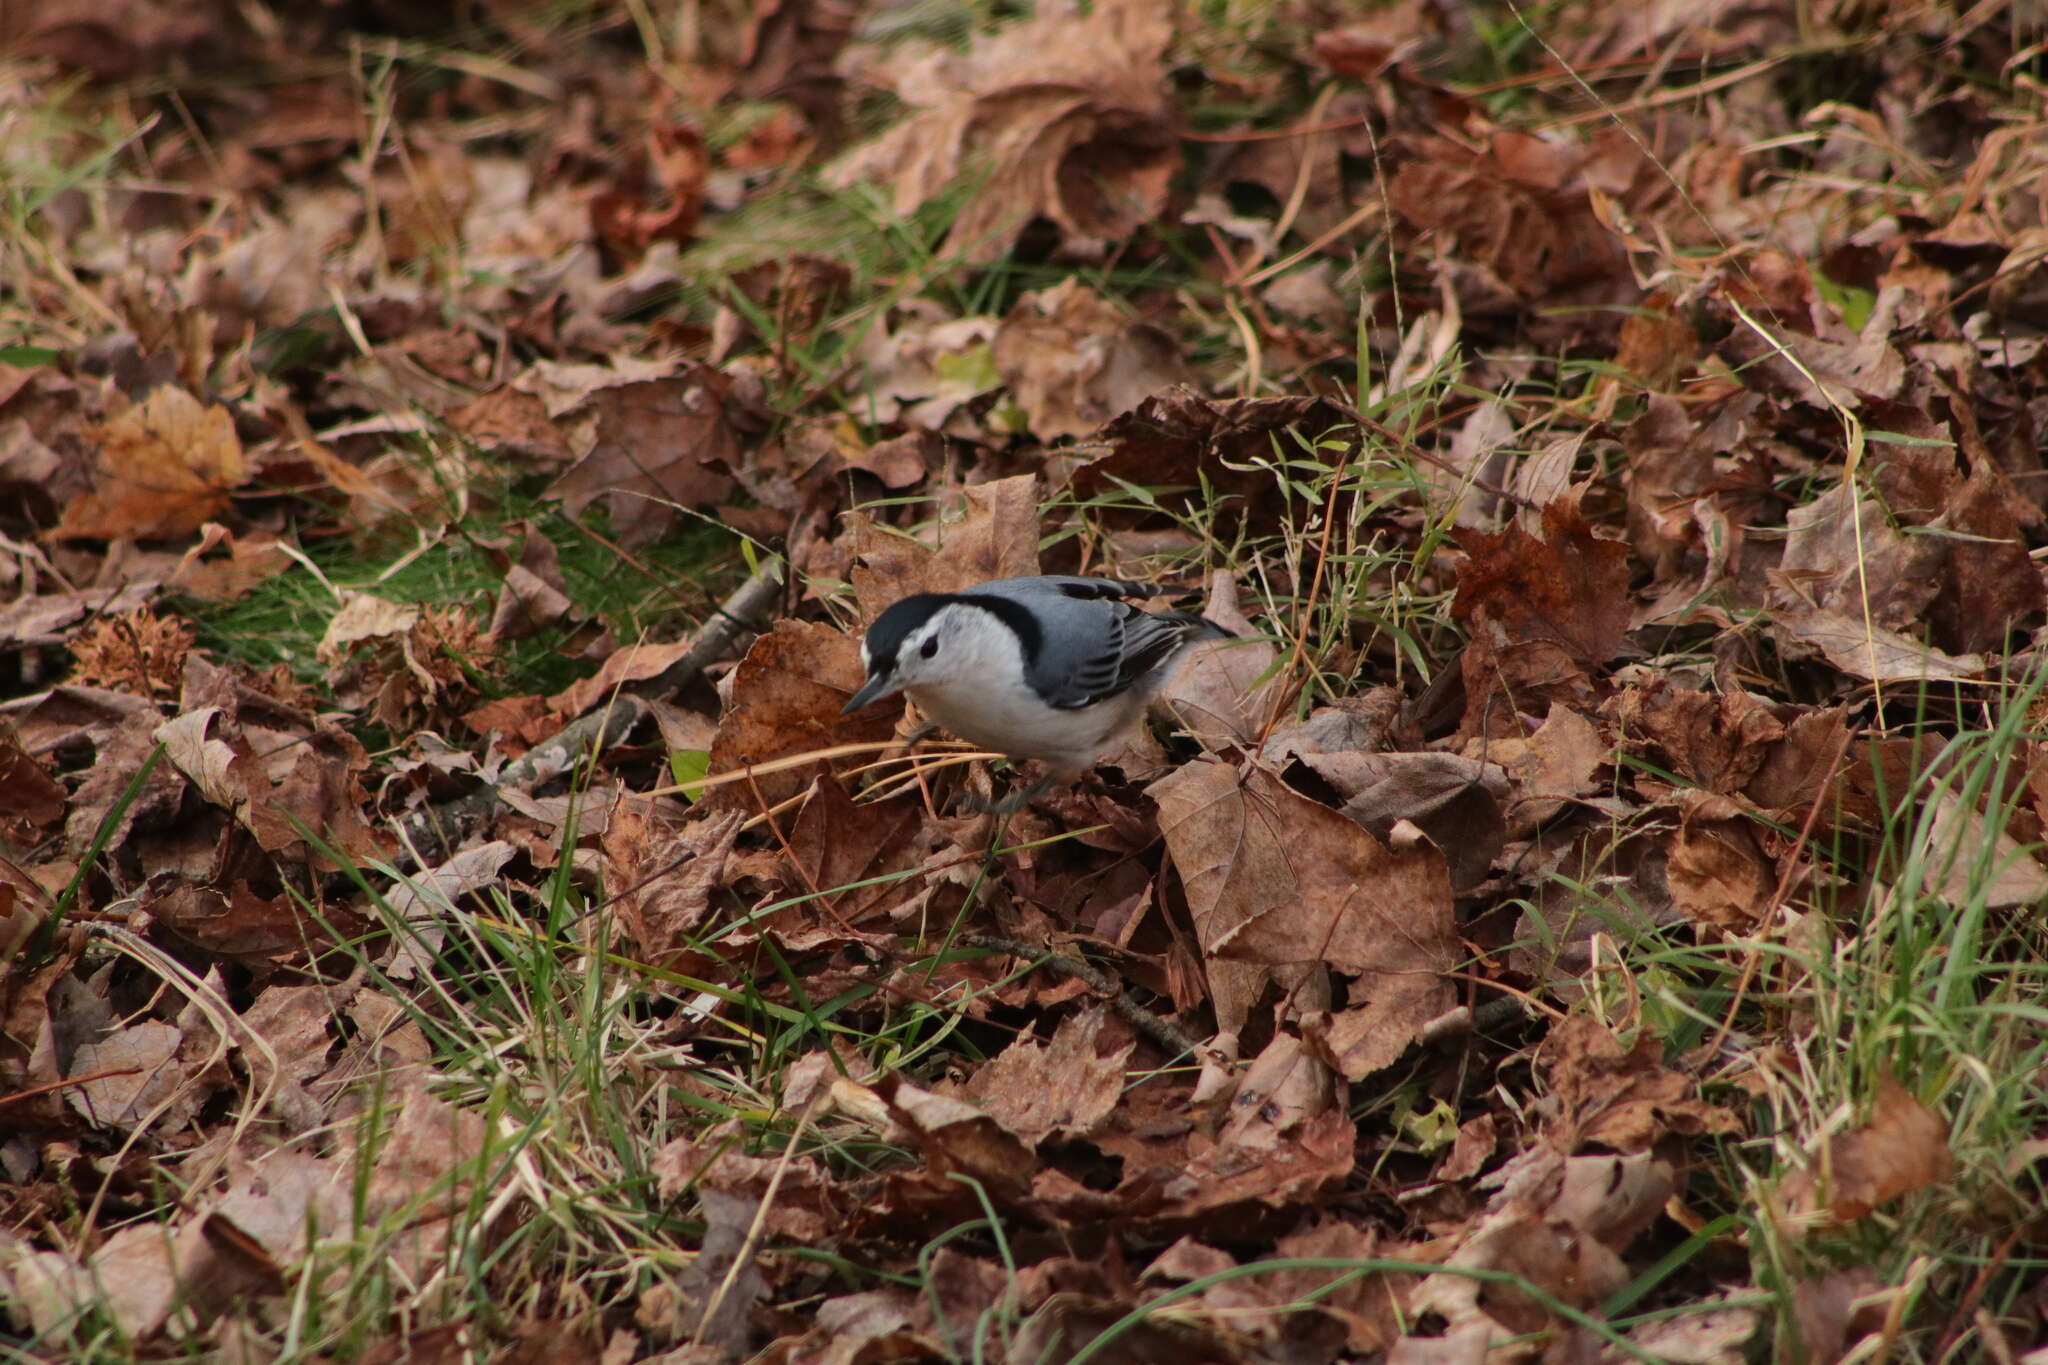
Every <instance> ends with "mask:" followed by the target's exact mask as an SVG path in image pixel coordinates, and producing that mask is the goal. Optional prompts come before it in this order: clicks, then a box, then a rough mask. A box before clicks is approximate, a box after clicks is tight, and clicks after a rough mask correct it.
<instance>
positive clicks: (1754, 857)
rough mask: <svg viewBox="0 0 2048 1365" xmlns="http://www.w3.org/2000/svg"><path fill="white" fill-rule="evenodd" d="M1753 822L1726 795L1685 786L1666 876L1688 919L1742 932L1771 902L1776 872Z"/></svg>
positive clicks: (1675, 900)
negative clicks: (1758, 840)
mask: <svg viewBox="0 0 2048 1365" xmlns="http://www.w3.org/2000/svg"><path fill="white" fill-rule="evenodd" d="M1756 831H1757V825H1756V822H1755V821H1754V820H1752V819H1750V818H1749V817H1748V815H1747V813H1746V812H1745V811H1744V810H1743V808H1742V807H1741V806H1740V805H1739V804H1738V803H1736V802H1735V801H1733V800H1730V799H1729V798H1728V797H1725V796H1714V795H1711V794H1709V793H1707V792H1702V791H1687V792H1685V793H1683V794H1682V795H1681V797H1680V800H1679V817H1678V828H1677V829H1676V830H1674V831H1672V834H1671V845H1670V853H1669V855H1668V862H1667V863H1666V869H1665V877H1666V880H1667V881H1668V882H1669V883H1670V886H1671V900H1672V903H1673V904H1675V905H1676V906H1677V907H1678V908H1679V909H1680V910H1682V911H1684V912H1685V915H1686V917H1687V918H1688V919H1691V920H1693V921H1694V922H1695V923H1698V924H1707V925H1712V926H1714V927H1715V928H1718V929H1721V930H1724V931H1726V932H1728V933H1731V934H1740V933H1747V932H1749V931H1750V930H1752V929H1754V928H1755V927H1756V925H1757V924H1758V923H1759V922H1760V921H1761V920H1762V918H1763V916H1764V914H1765V912H1766V911H1767V910H1769V908H1770V904H1771V893H1772V889H1773V888H1774V887H1775V886H1776V885H1777V880H1778V878H1777V872H1776V870H1775V869H1774V868H1773V867H1772V865H1771V862H1770V860H1769V859H1768V858H1767V857H1766V856H1765V855H1764V851H1763V848H1762V847H1761V846H1760V845H1759V844H1758V842H1757V833H1756Z"/></svg>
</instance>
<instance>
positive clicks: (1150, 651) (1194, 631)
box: [1036, 603, 1214, 710]
mask: <svg viewBox="0 0 2048 1365" xmlns="http://www.w3.org/2000/svg"><path fill="white" fill-rule="evenodd" d="M1105 605H1107V606H1108V608H1109V614H1110V615H1112V616H1113V618H1114V619H1113V620H1111V621H1108V622H1105V624H1104V627H1103V630H1102V631H1101V632H1100V633H1099V634H1098V635H1097V636H1096V639H1095V643H1094V645H1093V647H1092V649H1090V650H1089V651H1088V652H1087V653H1086V654H1085V655H1083V654H1082V652H1081V651H1080V650H1073V651H1071V652H1069V653H1068V657H1067V658H1066V659H1065V660H1059V659H1056V658H1054V657H1053V656H1054V655H1055V654H1056V653H1058V652H1059V651H1055V650H1052V649H1048V650H1047V651H1046V657H1045V658H1043V659H1041V661H1040V663H1041V669H1042V671H1041V673H1040V674H1039V676H1038V678H1037V679H1036V681H1037V682H1038V684H1039V690H1040V691H1041V693H1042V694H1043V695H1044V696H1045V698H1046V699H1047V700H1048V701H1050V702H1051V703H1052V704H1053V705H1054V706H1057V707H1061V708H1063V709H1068V710H1073V709H1078V708H1080V707H1083V706H1092V705H1094V704H1095V703H1096V702H1099V701H1103V700H1106V699H1107V698H1110V697H1114V696H1116V695H1118V694H1119V693H1122V692H1128V691H1130V690H1131V689H1132V688H1134V687H1139V686H1141V685H1142V684H1145V683H1146V682H1147V681H1149V680H1150V679H1151V677H1152V675H1153V674H1154V673H1155V672H1157V671H1158V670H1159V669H1160V668H1162V667H1163V666H1164V665H1165V664H1167V663H1168V662H1169V661H1171V660H1172V658H1173V656H1174V655H1176V654H1178V653H1179V652H1180V651H1181V649H1182V647H1184V646H1185V645H1187V644H1188V643H1189V642H1190V641H1192V640H1196V639H1199V638H1201V637H1202V636H1204V635H1208V634H1212V633H1214V632H1213V629H1212V628H1210V627H1209V626H1208V623H1207V622H1205V621H1203V620H1202V618H1201V617H1199V616H1190V615H1188V614H1186V613H1183V612H1164V613H1161V614H1159V615H1157V616H1155V615H1153V614H1151V613H1149V612H1143V611H1140V610H1138V609H1137V608H1136V607H1133V606H1129V605H1126V604H1124V603H1113V604H1105ZM1148 690H1149V689H1148Z"/></svg>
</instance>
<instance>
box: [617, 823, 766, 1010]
mask: <svg viewBox="0 0 2048 1365" xmlns="http://www.w3.org/2000/svg"><path fill="white" fill-rule="evenodd" d="M646 805H647V802H646V801H645V800H644V799H642V798H638V797H633V796H629V795H627V794H624V793H621V794H620V796H619V798H618V799H617V800H616V801H614V802H613V803H612V812H611V819H609V820H608V821H606V822H605V828H604V836H603V847H604V855H605V864H606V873H605V887H606V889H607V890H609V891H610V893H611V897H612V904H613V910H614V913H616V914H617V915H618V917H619V919H620V920H621V921H622V922H623V923H624V924H625V926H626V930H627V932H628V933H630V934H631V935H632V938H633V943H634V945H635V955H636V956H637V957H638V958H639V959H640V961H642V962H646V963H650V964H652V965H654V966H657V967H666V968H669V969H671V970H674V969H675V968H676V959H677V955H678V954H679V953H682V952H685V951H686V950H688V948H689V946H690V938H691V935H693V934H694V933H695V932H696V931H697V930H698V929H699V928H701V927H702V926H703V924H704V921H705V918H706V916H707V915H708V914H709V913H710V909H711V895H712V893H713V892H715V891H717V890H718V888H719V887H721V886H723V885H724V884H725V865H726V860H727V859H728V858H730V857H731V856H732V846H733V840H734V839H736V838H738V837H739V832H740V815H739V813H738V812H737V811H732V812H728V813H727V814H724V815H714V816H711V817H710V818H708V819H704V820H692V821H690V822H689V823H687V824H685V825H684V826H683V827H682V828H681V829H679V830H669V829H659V828H658V827H657V826H656V825H655V822H654V821H653V820H652V819H651V818H650V817H649V815H648V814H646V813H645V807H646Z"/></svg>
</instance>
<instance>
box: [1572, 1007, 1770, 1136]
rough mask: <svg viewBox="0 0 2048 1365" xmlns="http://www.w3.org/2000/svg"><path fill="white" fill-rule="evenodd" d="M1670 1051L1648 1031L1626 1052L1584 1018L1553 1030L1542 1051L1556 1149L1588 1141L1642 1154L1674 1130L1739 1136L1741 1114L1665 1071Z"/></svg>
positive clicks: (1678, 1075) (1693, 1083)
mask: <svg viewBox="0 0 2048 1365" xmlns="http://www.w3.org/2000/svg"><path fill="white" fill-rule="evenodd" d="M1663 1054H1664V1040H1663V1039H1662V1038H1659V1037H1658V1036H1657V1035H1656V1034H1654V1033H1652V1032H1650V1031H1649V1030H1648V1029H1643V1030H1641V1031H1640V1032H1639V1033H1638V1034H1637V1035H1636V1040H1635V1042H1634V1043H1633V1044H1632V1045H1631V1046H1629V1047H1628V1048H1627V1049H1626V1050H1624V1049H1623V1048H1622V1045H1621V1043H1620V1041H1619V1040H1618V1039H1617V1038H1616V1037H1615V1036H1614V1035H1613V1034H1612V1033H1610V1032H1609V1031H1608V1030H1607V1028H1606V1027H1605V1026H1604V1025H1602V1024H1600V1023H1599V1022H1598V1021H1596V1020H1593V1019H1589V1018H1587V1017H1585V1016H1583V1015H1579V1016H1574V1017H1573V1018H1570V1019H1567V1020H1565V1021H1564V1022H1562V1023H1560V1024H1559V1025H1557V1027H1556V1028H1554V1029H1552V1030H1551V1032H1550V1036H1549V1037H1548V1038H1547V1039H1545V1040H1544V1043H1543V1047H1542V1050H1541V1053H1540V1055H1541V1057H1542V1060H1543V1062H1544V1064H1545V1066H1546V1067H1547V1068H1548V1071H1549V1077H1550V1087H1551V1090H1552V1092H1553V1093H1554V1094H1555V1095H1556V1096H1557V1101H1558V1104H1557V1118H1556V1120H1555V1122H1554V1124H1553V1125H1552V1143H1551V1145H1552V1146H1554V1147H1555V1148H1556V1149H1557V1150H1558V1151H1560V1152H1565V1153H1570V1152H1575V1151H1578V1150H1579V1149H1580V1148H1582V1147H1583V1146H1585V1145H1586V1144H1588V1143H1597V1144H1598V1145H1600V1146H1602V1147H1607V1148H1611V1149H1613V1150H1615V1151H1618V1152H1643V1151H1647V1150H1649V1148H1650V1147H1651V1145H1652V1144H1654V1143H1655V1142H1656V1141H1657V1140H1658V1139H1659V1138H1661V1137H1663V1136H1664V1135H1665V1134H1667V1133H1683V1134H1686V1135H1688V1136H1691V1135H1696V1134H1700V1133H1725V1132H1730V1131H1733V1130H1734V1129H1735V1128H1736V1126H1737V1124H1736V1119H1735V1116H1734V1115H1733V1114H1730V1113H1729V1112H1728V1111H1727V1110H1725V1109H1721V1108H1718V1107H1717V1106H1715V1105H1711V1104H1708V1103H1707V1102H1706V1101H1704V1100H1701V1099H1698V1098H1696V1097H1695V1092H1696V1091H1697V1090H1698V1088H1699V1087H1698V1083H1697V1082H1696V1081H1694V1080H1693V1078H1692V1077H1690V1076H1687V1075H1684V1074H1683V1073H1681V1072H1677V1071H1672V1070H1670V1069H1668V1068H1667V1067H1665V1066H1664V1065H1663V1062H1662V1058H1663Z"/></svg>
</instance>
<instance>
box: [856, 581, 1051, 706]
mask: <svg viewBox="0 0 2048 1365" xmlns="http://www.w3.org/2000/svg"><path fill="white" fill-rule="evenodd" d="M892 645H893V646H894V648H893V650H892V649H890V646H892ZM860 659H861V665H862V668H863V669H864V670H865V672H866V673H867V682H866V683H865V685H863V686H862V687H861V689H860V691H859V692H857V693H855V694H854V697H853V700H852V701H850V702H848V703H847V704H846V709H847V710H848V711H857V710H859V709H860V708H861V707H863V706H867V705H869V704H870V703H873V702H877V701H880V700H882V698H884V697H888V696H892V695H894V694H895V693H897V692H902V691H905V690H910V691H912V692H915V690H916V689H919V688H942V689H945V690H948V691H952V690H954V689H956V688H960V687H965V686H971V685H973V684H975V683H976V682H977V681H994V680H995V679H998V678H1002V677H1006V676H1009V675H1010V674H1017V675H1021V672H1022V669H1023V655H1022V652H1021V650H1020V649H1019V648H1018V645H1017V641H1016V638H1015V637H1014V636H1013V635H1011V634H1010V632H1009V630H1008V628H1007V627H1005V626H1004V625H1003V624H1002V622H1001V621H999V620H997V619H996V618H995V617H994V616H992V615H990V614H989V613H988V612H986V611H983V610H981V609H980V608H978V607H972V606H966V605H963V604H960V603H951V604H948V605H945V606H942V607H939V608H938V609H937V610H935V611H933V612H932V613H931V614H930V615H929V616H927V617H926V618H925V619H924V620H923V621H921V622H920V623H918V624H917V625H915V626H913V627H911V628H910V629H909V630H906V631H904V632H903V633H901V634H900V635H898V634H896V633H895V632H893V631H882V630H870V631H869V632H868V634H867V636H866V638H864V639H863V640H862V641H861V645H860ZM1002 668H1007V669H1008V670H1009V673H1008V674H1003V673H995V672H993V670H996V669H1002Z"/></svg>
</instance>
